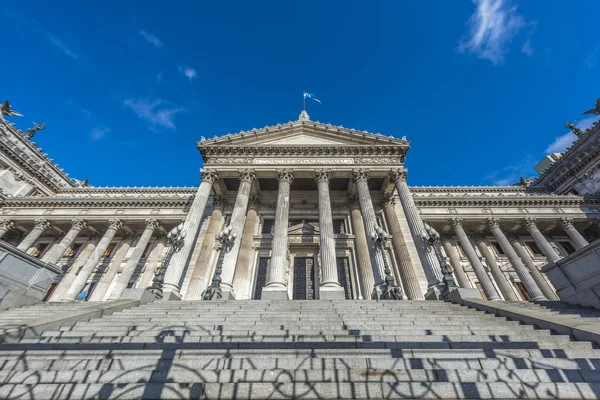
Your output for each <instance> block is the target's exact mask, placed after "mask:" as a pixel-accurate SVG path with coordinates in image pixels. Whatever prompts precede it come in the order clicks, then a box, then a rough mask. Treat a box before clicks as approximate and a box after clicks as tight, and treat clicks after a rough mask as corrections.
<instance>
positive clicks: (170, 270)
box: [163, 170, 219, 300]
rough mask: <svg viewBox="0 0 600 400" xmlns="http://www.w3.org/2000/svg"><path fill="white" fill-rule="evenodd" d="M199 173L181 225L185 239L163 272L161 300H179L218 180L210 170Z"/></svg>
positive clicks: (215, 174)
mask: <svg viewBox="0 0 600 400" xmlns="http://www.w3.org/2000/svg"><path fill="white" fill-rule="evenodd" d="M200 173H201V174H202V183H201V184H200V187H199V188H198V191H197V192H196V196H195V197H194V201H193V202H192V206H191V207H190V210H189V211H188V214H187V217H186V219H185V222H184V224H183V231H184V232H185V233H186V237H185V239H184V240H183V244H182V245H181V248H180V249H179V251H177V252H175V253H174V254H173V256H172V257H171V259H170V260H169V265H168V266H167V271H166V272H165V278H164V283H163V300H174V299H180V298H181V294H180V293H179V290H180V289H181V287H180V284H181V280H182V276H183V271H185V267H186V266H187V264H188V262H189V259H190V255H191V254H192V250H193V249H194V246H195V244H196V238H197V237H198V231H199V230H200V222H201V221H202V215H203V214H204V208H205V207H206V202H207V201H208V197H209V196H210V193H211V191H212V187H213V185H214V184H215V183H216V182H217V180H218V179H219V178H218V177H217V173H216V172H215V171H212V170H202V171H200Z"/></svg>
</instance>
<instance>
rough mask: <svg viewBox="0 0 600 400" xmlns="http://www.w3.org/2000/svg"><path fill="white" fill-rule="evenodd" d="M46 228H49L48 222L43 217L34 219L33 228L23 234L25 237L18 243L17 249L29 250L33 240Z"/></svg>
mask: <svg viewBox="0 0 600 400" xmlns="http://www.w3.org/2000/svg"><path fill="white" fill-rule="evenodd" d="M48 228H50V222H48V221H47V220H45V219H36V220H35V222H34V226H33V229H32V230H31V232H29V234H28V235H27V236H25V239H23V240H22V241H21V243H19V245H18V246H17V249H19V250H21V251H27V250H29V248H30V247H31V246H32V245H33V243H35V241H36V240H38V238H39V237H40V236H41V234H42V233H43V232H44V231H45V230H46V229H48Z"/></svg>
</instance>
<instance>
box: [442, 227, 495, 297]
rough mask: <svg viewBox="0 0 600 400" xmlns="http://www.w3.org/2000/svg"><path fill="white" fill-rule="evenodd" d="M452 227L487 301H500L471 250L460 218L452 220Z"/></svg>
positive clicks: (473, 250) (473, 251)
mask: <svg viewBox="0 0 600 400" xmlns="http://www.w3.org/2000/svg"><path fill="white" fill-rule="evenodd" d="M452 227H453V228H454V233H455V234H456V236H457V237H458V241H459V242H460V244H461V246H462V248H463V250H464V252H465V254H466V256H467V258H468V259H469V262H470V263H471V267H473V271H474V272H475V275H476V276H477V280H478V281H479V283H480V284H481V287H482V288H483V291H484V293H485V295H486V296H487V298H488V300H501V298H500V296H499V295H498V292H497V291H496V288H495V287H494V284H493V283H492V280H491V279H490V277H489V275H488V274H487V271H486V270H485V268H484V267H483V264H481V260H480V259H479V257H478V256H477V253H475V249H474V248H473V245H472V244H471V241H470V240H469V238H468V237H467V234H466V233H465V230H464V229H463V226H462V221H461V220H460V218H453V219H452Z"/></svg>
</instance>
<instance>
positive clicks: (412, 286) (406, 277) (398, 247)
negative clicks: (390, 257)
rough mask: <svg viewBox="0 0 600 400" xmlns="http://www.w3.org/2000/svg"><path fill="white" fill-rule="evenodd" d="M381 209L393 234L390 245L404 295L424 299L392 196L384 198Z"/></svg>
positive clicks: (409, 297) (410, 298) (411, 298)
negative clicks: (396, 259) (394, 254)
mask: <svg viewBox="0 0 600 400" xmlns="http://www.w3.org/2000/svg"><path fill="white" fill-rule="evenodd" d="M383 211H384V213H385V218H386V219H387V221H388V226H389V227H390V230H391V233H392V235H393V236H392V245H393V247H394V252H395V253H396V257H397V258H398V264H399V265H398V272H399V273H400V279H401V280H402V286H403V287H404V289H405V290H406V296H407V297H408V299H409V300H425V296H423V293H422V292H421V286H420V285H419V279H418V278H417V274H416V273H415V270H414V268H413V265H412V260H411V258H410V253H409V252H408V248H407V247H406V242H405V241H404V235H403V234H402V229H401V228H400V222H398V216H397V215H396V201H395V200H394V197H393V196H389V197H387V198H385V199H384V203H383Z"/></svg>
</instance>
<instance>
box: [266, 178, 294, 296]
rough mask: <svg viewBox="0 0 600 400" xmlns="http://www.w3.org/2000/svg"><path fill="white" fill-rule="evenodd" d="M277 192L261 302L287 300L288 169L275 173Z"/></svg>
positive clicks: (291, 179) (289, 180) (290, 180)
mask: <svg viewBox="0 0 600 400" xmlns="http://www.w3.org/2000/svg"><path fill="white" fill-rule="evenodd" d="M277 178H278V179H279V190H278V193H277V210H276V211H275V229H274V230H273V248H272V250H271V265H269V271H268V275H267V276H268V279H269V281H268V282H267V284H266V285H265V287H264V288H263V291H262V296H261V299H263V300H288V299H289V297H288V292H287V279H286V273H287V270H288V265H287V245H288V243H287V230H288V220H289V213H290V186H291V184H292V181H293V180H294V175H293V174H292V171H291V170H289V169H284V170H281V171H278V172H277Z"/></svg>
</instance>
